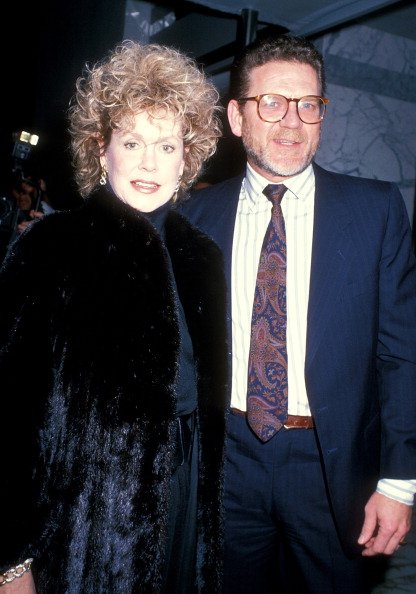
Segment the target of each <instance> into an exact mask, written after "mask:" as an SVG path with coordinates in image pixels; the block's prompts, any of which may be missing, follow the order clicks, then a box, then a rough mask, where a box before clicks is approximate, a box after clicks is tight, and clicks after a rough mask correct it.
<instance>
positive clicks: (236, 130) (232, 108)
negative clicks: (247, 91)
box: [227, 99, 243, 136]
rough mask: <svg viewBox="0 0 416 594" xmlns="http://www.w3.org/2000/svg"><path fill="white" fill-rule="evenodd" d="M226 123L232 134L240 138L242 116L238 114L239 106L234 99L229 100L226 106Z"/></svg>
mask: <svg viewBox="0 0 416 594" xmlns="http://www.w3.org/2000/svg"><path fill="white" fill-rule="evenodd" d="M227 115H228V121H229V122H230V128H231V131H232V133H233V134H235V135H236V136H241V129H242V120H243V116H242V115H241V112H240V105H239V103H238V101H236V100H235V99H231V101H230V102H229V103H228V106H227Z"/></svg>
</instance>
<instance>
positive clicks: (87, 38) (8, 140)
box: [0, 0, 125, 207]
mask: <svg viewBox="0 0 416 594" xmlns="http://www.w3.org/2000/svg"><path fill="white" fill-rule="evenodd" d="M8 12H9V14H8V15H7V16H4V15H3V16H2V19H1V25H0V31H1V47H2V56H3V60H2V62H3V67H2V75H1V81H2V82H1V86H2V95H3V101H2V104H3V108H2V118H1V127H0V151H1V152H0V156H1V168H0V169H1V170H0V178H1V183H2V188H4V185H5V184H6V180H7V177H8V175H9V173H10V171H11V170H12V169H13V167H14V162H15V161H14V159H13V158H12V156H11V155H12V150H13V146H14V144H13V139H12V135H13V133H14V132H15V131H18V130H21V129H24V130H28V131H30V132H32V133H35V134H38V135H39V137H40V140H39V143H38V145H37V146H36V147H34V148H33V149H32V151H31V153H30V157H29V159H28V160H27V162H23V163H22V166H23V170H24V169H25V168H27V169H28V172H29V171H32V170H35V171H34V173H35V175H36V174H37V175H39V176H41V177H44V178H45V179H46V180H47V185H48V192H49V194H50V195H51V196H52V197H53V199H54V201H55V202H56V205H57V207H61V206H62V207H65V206H67V205H71V204H73V201H74V200H75V189H74V186H73V182H72V170H71V166H70V157H69V153H68V142H69V138H68V136H67V132H66V128H67V122H66V110H67V107H68V102H69V99H70V97H71V95H72V93H73V90H74V85H75V79H76V78H77V76H79V75H80V73H81V71H82V68H83V65H84V63H85V62H87V61H88V62H90V63H93V62H95V61H96V60H97V59H100V58H101V57H102V56H103V55H104V54H105V53H106V52H107V51H108V49H110V48H111V47H112V46H113V45H114V44H115V43H116V42H118V41H119V40H121V39H122V37H123V30H124V13H125V2H124V0H117V1H114V0H82V2H76V1H68V2H65V1H63V2H59V1H56V0H54V1H52V0H43V1H38V2H36V1H33V2H29V1H28V0H23V1H17V2H14V3H13V4H12V5H11V6H10V9H9V8H8ZM28 172H26V171H24V173H25V174H26V175H27V174H28Z"/></svg>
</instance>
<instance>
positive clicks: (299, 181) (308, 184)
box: [243, 163, 315, 206]
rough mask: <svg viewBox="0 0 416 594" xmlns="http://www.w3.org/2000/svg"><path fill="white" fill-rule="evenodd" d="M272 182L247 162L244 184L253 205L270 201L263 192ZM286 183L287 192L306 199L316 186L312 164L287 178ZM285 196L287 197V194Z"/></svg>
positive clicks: (300, 198) (249, 200) (246, 193)
mask: <svg viewBox="0 0 416 594" xmlns="http://www.w3.org/2000/svg"><path fill="white" fill-rule="evenodd" d="M270 183H271V182H270V181H269V180H268V179H266V178H265V177H263V176H262V175H260V174H259V173H257V172H256V171H254V169H253V168H252V167H251V165H249V163H247V167H246V176H245V178H244V181H243V186H244V190H245V195H246V197H247V200H248V202H249V203H250V204H251V205H252V206H254V205H255V204H258V203H259V202H263V201H265V203H268V202H269V201H268V199H267V198H266V196H265V195H264V194H263V190H264V188H265V187H266V186H267V185H268V184H270ZM284 184H285V186H286V187H287V188H288V189H289V190H290V194H289V192H288V193H287V194H288V195H289V196H293V197H294V198H297V199H299V200H306V199H307V198H308V197H309V196H310V193H311V191H313V190H314V188H315V173H314V171H313V167H312V165H308V167H307V168H306V169H304V171H302V172H301V173H298V174H297V175H294V176H293V177H290V178H289V179H286V180H285V182H284ZM285 197H287V196H286V194H285Z"/></svg>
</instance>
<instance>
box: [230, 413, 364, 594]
mask: <svg viewBox="0 0 416 594" xmlns="http://www.w3.org/2000/svg"><path fill="white" fill-rule="evenodd" d="M228 423H229V426H228V441H227V460H226V469H225V510H226V514H225V576H224V577H225V579H224V594H265V593H267V592H270V593H276V594H283V593H284V594H364V593H366V592H368V588H369V586H368V585H367V584H366V581H365V575H364V569H365V561H364V558H362V557H358V558H356V559H348V558H347V557H346V556H345V554H344V553H343V551H342V548H341V545H340V542H339V539H338V536H337V533H336V529H335V524H334V520H333V517H332V514H331V511H330V505H329V502H328V496H327V491H326V486H325V480H324V476H323V470H322V465H321V461H320V455H319V448H318V445H317V440H316V434H315V430H314V429H284V428H283V429H281V430H280V431H279V432H278V433H277V434H276V435H275V436H274V437H273V438H272V439H271V440H270V441H269V442H266V443H262V442H261V441H260V440H259V439H258V438H257V437H256V436H255V435H254V433H253V432H252V431H251V429H250V428H249V426H248V424H247V420H246V418H245V417H244V416H241V415H238V414H235V413H233V412H230V414H229V419H228Z"/></svg>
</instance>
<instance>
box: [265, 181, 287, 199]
mask: <svg viewBox="0 0 416 594" xmlns="http://www.w3.org/2000/svg"><path fill="white" fill-rule="evenodd" d="M286 190H287V187H286V186H285V185H284V184H269V185H268V186H266V187H265V188H264V190H263V194H264V195H265V196H267V198H268V199H269V200H270V202H272V203H273V204H280V202H281V201H282V198H283V194H284V193H285V192H286Z"/></svg>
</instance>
